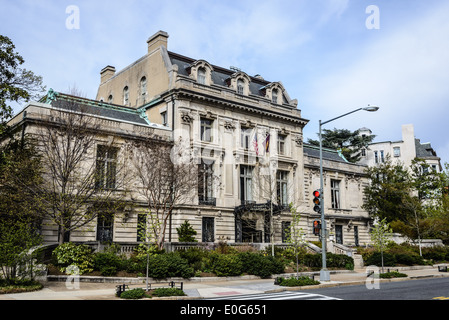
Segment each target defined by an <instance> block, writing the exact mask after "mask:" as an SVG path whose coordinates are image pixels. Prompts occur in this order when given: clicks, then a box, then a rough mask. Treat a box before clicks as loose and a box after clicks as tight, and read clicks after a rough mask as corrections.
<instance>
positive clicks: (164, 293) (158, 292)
mask: <svg viewBox="0 0 449 320" xmlns="http://www.w3.org/2000/svg"><path fill="white" fill-rule="evenodd" d="M152 295H153V296H156V297H171V296H186V294H185V293H184V291H182V290H181V289H178V288H157V289H155V290H154V291H153V292H152Z"/></svg>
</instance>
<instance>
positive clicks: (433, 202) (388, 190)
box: [363, 158, 449, 245]
mask: <svg viewBox="0 0 449 320" xmlns="http://www.w3.org/2000/svg"><path fill="white" fill-rule="evenodd" d="M367 174H368V177H369V179H370V181H371V182H370V185H369V186H367V187H366V188H365V190H364V194H365V202H364V205H363V207H364V209H365V210H367V211H368V213H369V214H370V215H371V216H374V217H378V218H379V219H385V220H386V222H387V223H390V224H391V227H392V228H393V230H394V231H395V232H399V233H401V234H403V235H405V236H406V237H408V238H409V239H412V240H417V241H418V244H419V245H420V244H421V240H422V239H424V238H427V237H441V236H443V237H446V238H447V234H449V229H448V225H449V220H448V218H449V215H448V210H447V209H448V204H449V203H448V199H447V196H446V195H445V194H444V192H443V190H444V186H446V185H447V176H446V175H445V174H441V173H438V172H435V171H434V170H432V169H431V168H430V166H429V165H428V164H427V163H425V161H423V160H421V159H415V160H414V161H413V162H412V165H411V167H410V169H408V168H406V167H404V165H403V164H401V163H393V162H392V161H391V159H390V158H387V161H386V162H385V163H382V164H379V165H378V166H375V167H370V168H368V169H367Z"/></svg>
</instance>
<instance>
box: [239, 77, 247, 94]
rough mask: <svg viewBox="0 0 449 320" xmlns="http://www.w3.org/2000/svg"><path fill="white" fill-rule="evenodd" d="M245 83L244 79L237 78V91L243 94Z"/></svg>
mask: <svg viewBox="0 0 449 320" xmlns="http://www.w3.org/2000/svg"><path fill="white" fill-rule="evenodd" d="M244 85H245V83H244V82H243V80H242V79H239V80H237V93H238V94H243V89H244Z"/></svg>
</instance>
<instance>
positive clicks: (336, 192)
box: [331, 180, 340, 209]
mask: <svg viewBox="0 0 449 320" xmlns="http://www.w3.org/2000/svg"><path fill="white" fill-rule="evenodd" d="M331 199H332V208H333V209H340V181H338V180H331Z"/></svg>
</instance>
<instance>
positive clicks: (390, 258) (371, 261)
mask: <svg viewBox="0 0 449 320" xmlns="http://www.w3.org/2000/svg"><path fill="white" fill-rule="evenodd" d="M383 260H384V266H386V267H393V266H395V265H396V260H395V257H394V255H392V254H390V253H386V252H384V254H383ZM365 264H366V265H367V266H378V267H380V266H382V256H381V253H380V252H373V253H372V254H371V255H370V256H369V257H368V258H367V259H366V261H365Z"/></svg>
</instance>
